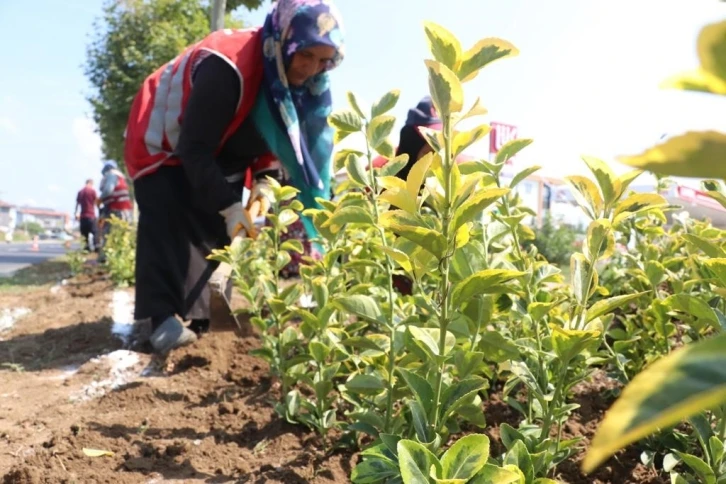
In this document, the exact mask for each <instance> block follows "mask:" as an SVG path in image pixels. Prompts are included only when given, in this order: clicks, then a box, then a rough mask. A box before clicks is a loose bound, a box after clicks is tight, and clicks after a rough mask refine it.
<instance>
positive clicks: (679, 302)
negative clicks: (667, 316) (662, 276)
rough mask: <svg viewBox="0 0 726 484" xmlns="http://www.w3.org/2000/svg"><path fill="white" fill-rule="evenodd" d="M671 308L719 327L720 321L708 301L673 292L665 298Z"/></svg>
mask: <svg viewBox="0 0 726 484" xmlns="http://www.w3.org/2000/svg"><path fill="white" fill-rule="evenodd" d="M665 302H666V304H668V305H669V306H670V307H671V309H673V310H675V311H680V312H682V313H686V314H688V315H690V316H692V317H694V318H696V319H700V320H703V321H707V322H708V323H710V324H711V325H712V326H713V327H714V328H716V329H719V328H720V323H719V318H718V316H717V315H716V312H715V311H714V310H713V308H712V307H711V306H709V305H708V303H707V302H706V301H704V300H702V299H700V298H698V297H696V296H692V295H690V294H673V295H671V296H668V298H667V299H666V300H665Z"/></svg>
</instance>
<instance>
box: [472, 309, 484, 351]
mask: <svg viewBox="0 0 726 484" xmlns="http://www.w3.org/2000/svg"><path fill="white" fill-rule="evenodd" d="M483 317H484V299H483V298H482V297H479V314H477V318H476V320H477V321H476V331H475V332H474V334H473V336H472V338H471V351H475V349H476V344H477V340H478V339H479V331H481V320H482V318H483Z"/></svg>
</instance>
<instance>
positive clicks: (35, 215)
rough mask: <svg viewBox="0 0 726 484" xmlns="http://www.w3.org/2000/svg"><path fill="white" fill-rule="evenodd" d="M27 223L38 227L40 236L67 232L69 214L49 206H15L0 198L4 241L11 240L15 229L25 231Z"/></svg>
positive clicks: (0, 227) (47, 236)
mask: <svg viewBox="0 0 726 484" xmlns="http://www.w3.org/2000/svg"><path fill="white" fill-rule="evenodd" d="M28 225H33V226H34V227H35V228H36V229H37V228H38V227H39V228H40V234H39V235H40V237H41V238H49V237H57V236H62V234H64V233H69V232H70V231H71V229H72V227H71V216H70V214H69V213H67V212H59V211H57V210H53V209H49V208H37V207H28V206H22V207H19V206H16V205H13V204H11V203H7V202H3V201H1V200H0V233H1V234H2V238H4V239H5V241H7V242H10V241H12V240H13V233H14V232H16V231H27V228H28Z"/></svg>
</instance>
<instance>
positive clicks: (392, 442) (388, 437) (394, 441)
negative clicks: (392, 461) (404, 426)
mask: <svg viewBox="0 0 726 484" xmlns="http://www.w3.org/2000/svg"><path fill="white" fill-rule="evenodd" d="M379 437H380V438H381V442H383V445H385V446H386V448H387V449H388V450H390V451H391V454H393V455H395V456H396V457H398V443H399V442H400V441H401V437H399V436H398V435H393V434H380V436H379Z"/></svg>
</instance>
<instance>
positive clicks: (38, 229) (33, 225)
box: [23, 222, 44, 237]
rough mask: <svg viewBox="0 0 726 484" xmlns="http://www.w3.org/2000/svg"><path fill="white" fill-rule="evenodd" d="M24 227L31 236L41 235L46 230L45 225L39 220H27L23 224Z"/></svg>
mask: <svg viewBox="0 0 726 484" xmlns="http://www.w3.org/2000/svg"><path fill="white" fill-rule="evenodd" d="M23 228H24V229H25V231H26V232H27V233H28V235H30V236H31V237H35V236H36V235H40V234H42V233H43V232H44V229H43V226H42V225H40V224H39V223H38V222H25V223H24V224H23Z"/></svg>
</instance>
